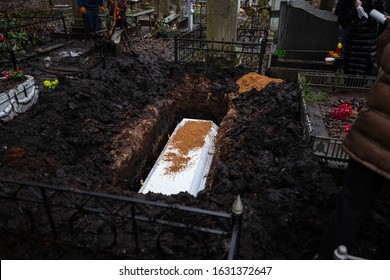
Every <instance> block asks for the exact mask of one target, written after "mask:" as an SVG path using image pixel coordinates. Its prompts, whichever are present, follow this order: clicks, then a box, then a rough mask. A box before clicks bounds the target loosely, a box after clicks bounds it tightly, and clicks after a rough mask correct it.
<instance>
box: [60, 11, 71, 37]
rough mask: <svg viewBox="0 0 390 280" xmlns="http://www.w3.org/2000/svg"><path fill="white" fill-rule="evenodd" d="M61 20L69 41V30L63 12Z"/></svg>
mask: <svg viewBox="0 0 390 280" xmlns="http://www.w3.org/2000/svg"><path fill="white" fill-rule="evenodd" d="M61 19H62V25H63V26H64V32H65V36H66V39H69V35H68V30H67V29H66V22H65V17H64V13H63V12H61Z"/></svg>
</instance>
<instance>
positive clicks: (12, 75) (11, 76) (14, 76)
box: [1, 69, 24, 81]
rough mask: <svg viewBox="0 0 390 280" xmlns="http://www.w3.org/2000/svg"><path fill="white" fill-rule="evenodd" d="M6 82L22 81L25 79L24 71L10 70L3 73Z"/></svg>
mask: <svg viewBox="0 0 390 280" xmlns="http://www.w3.org/2000/svg"><path fill="white" fill-rule="evenodd" d="M1 74H2V75H3V77H4V78H5V79H6V80H16V81H18V80H21V79H22V78H23V77H24V71H23V70H20V69H16V70H9V71H5V72H3V73H1Z"/></svg>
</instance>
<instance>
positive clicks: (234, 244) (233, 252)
mask: <svg viewBox="0 0 390 280" xmlns="http://www.w3.org/2000/svg"><path fill="white" fill-rule="evenodd" d="M232 212H233V222H232V237H231V240H230V247H229V254H228V259H229V260H233V259H235V258H236V257H237V256H238V253H239V251H240V237H241V225H242V213H243V212H244V206H243V205H242V201H241V198H240V195H238V196H237V198H236V200H235V201H234V204H233V208H232Z"/></svg>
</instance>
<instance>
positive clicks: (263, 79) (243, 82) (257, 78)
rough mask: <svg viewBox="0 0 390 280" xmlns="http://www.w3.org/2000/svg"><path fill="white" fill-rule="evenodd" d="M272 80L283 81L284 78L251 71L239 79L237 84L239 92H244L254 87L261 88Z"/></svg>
mask: <svg viewBox="0 0 390 280" xmlns="http://www.w3.org/2000/svg"><path fill="white" fill-rule="evenodd" d="M271 82H274V83H281V82H283V80H282V79H273V78H269V77H267V76H263V75H260V74H258V73H256V72H250V73H248V74H246V75H244V76H242V77H241V78H239V79H238V80H237V85H238V88H239V89H238V92H239V93H244V92H247V91H250V90H251V89H253V88H255V89H257V90H261V89H262V88H264V87H265V86H267V85H268V84H269V83H271Z"/></svg>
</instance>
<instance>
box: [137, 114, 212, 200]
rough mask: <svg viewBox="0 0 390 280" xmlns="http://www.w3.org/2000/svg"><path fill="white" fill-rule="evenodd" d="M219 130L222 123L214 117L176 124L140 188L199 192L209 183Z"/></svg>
mask: <svg viewBox="0 0 390 280" xmlns="http://www.w3.org/2000/svg"><path fill="white" fill-rule="evenodd" d="M198 127H199V128H200V129H199V130H197V128H198ZM217 132H218V126H217V125H215V124H214V123H213V122H212V121H207V120H198V119H183V120H182V121H181V122H180V123H179V124H178V125H177V126H176V128H175V130H174V131H173V133H172V135H171V137H170V138H169V140H168V142H167V144H166V145H165V147H164V149H163V151H162V152H161V154H160V156H159V157H158V159H157V161H156V163H155V164H154V166H153V168H152V170H151V171H150V173H149V175H148V176H147V178H146V180H145V182H144V184H143V186H142V187H141V189H140V191H139V192H140V193H148V192H153V193H161V194H165V195H171V194H178V193H180V192H188V193H190V194H192V195H194V196H196V195H197V194H198V193H199V192H200V191H201V190H203V189H204V187H205V184H206V179H207V175H208V173H209V170H210V165H211V161H212V158H213V155H214V146H215V137H216V135H217ZM183 136H186V137H183ZM187 136H188V137H187ZM203 140H204V141H203ZM177 143H181V144H180V145H178V144H177ZM192 146H194V147H193V148H192ZM182 147H185V148H184V149H183V148H182ZM183 162H184V163H183ZM178 163H179V164H178Z"/></svg>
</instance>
